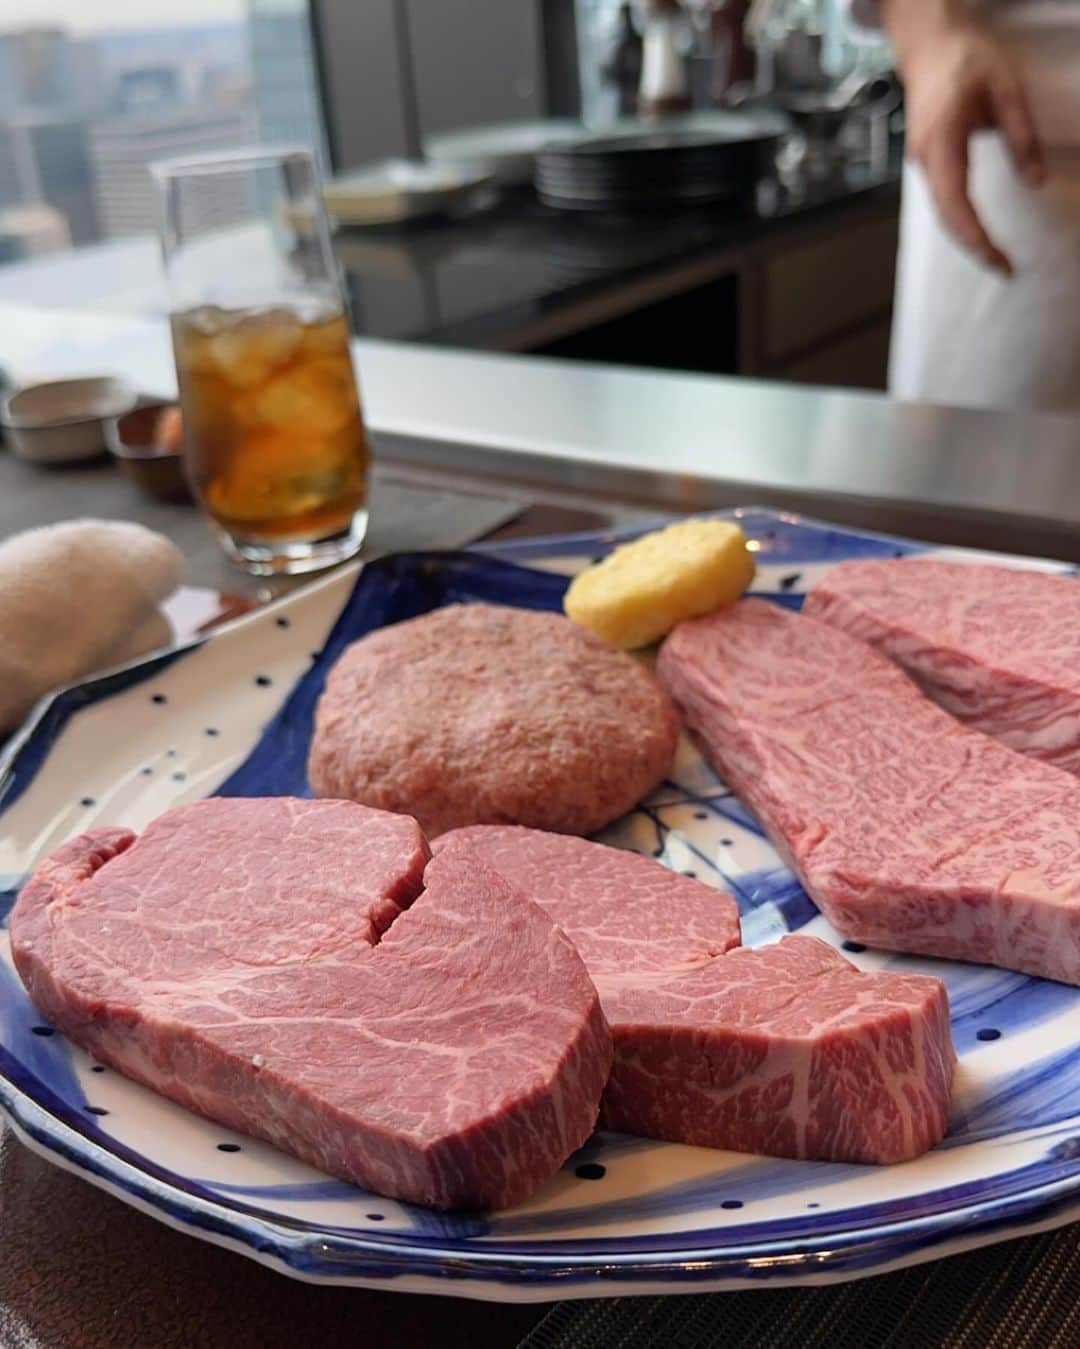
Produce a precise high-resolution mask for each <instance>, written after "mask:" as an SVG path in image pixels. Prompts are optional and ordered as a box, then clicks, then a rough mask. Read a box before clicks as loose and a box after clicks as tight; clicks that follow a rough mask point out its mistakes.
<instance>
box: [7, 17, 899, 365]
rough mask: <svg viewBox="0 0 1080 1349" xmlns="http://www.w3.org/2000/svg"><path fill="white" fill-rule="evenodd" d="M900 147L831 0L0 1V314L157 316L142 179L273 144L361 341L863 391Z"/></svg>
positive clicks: (885, 57) (880, 306) (894, 96)
mask: <svg viewBox="0 0 1080 1349" xmlns="http://www.w3.org/2000/svg"><path fill="white" fill-rule="evenodd" d="M902 139H903V107H902V100H901V94H900V89H899V85H898V83H897V81H896V80H895V78H894V77H893V74H892V59H891V54H890V51H889V47H888V44H887V42H886V40H885V39H884V38H883V36H882V34H881V33H880V32H879V31H877V30H875V29H872V28H869V27H860V26H859V25H858V24H857V23H856V22H854V21H853V20H852V18H851V15H850V13H849V5H848V0H759V2H758V3H755V4H752V5H751V4H748V3H747V0H683V3H681V4H679V3H676V0H637V2H635V3H625V2H624V0H511V2H509V3H508V2H507V0H438V3H435V2H434V0H364V3H362V4H358V3H355V0H187V3H186V4H185V5H184V6H176V5H174V4H170V3H167V0H142V2H141V3H138V4H135V3H123V2H122V0H97V3H95V4H93V5H86V4H84V3H83V2H82V0H3V3H2V4H0V303H2V302H12V303H32V304H35V305H47V306H56V307H64V308H68V309H70V308H80V309H88V310H91V309H92V310H96V311H98V312H106V313H128V314H150V313H161V312H164V308H165V297H164V292H163V289H162V283H161V277H160V271H159V261H158V245H157V242H156V240H155V237H154V228H155V214H154V211H155V203H154V193H153V186H152V182H151V177H150V173H149V168H148V166H149V164H150V163H151V162H152V161H154V160H156V159H159V158H161V157H163V156H167V155H175V154H180V153H185V152H191V153H196V152H197V153H203V152H206V151H210V150H214V149H224V148H228V147H233V146H242V145H250V144H252V143H253V142H255V143H260V142H261V143H264V144H265V143H279V142H293V143H302V144H305V145H310V146H312V147H314V148H315V150H316V152H317V154H318V155H319V158H320V160H321V162H322V165H323V169H324V172H325V174H326V175H327V178H328V180H329V188H328V193H329V201H330V205H331V209H332V212H333V214H334V216H335V217H336V219H337V221H338V222H339V226H338V230H337V234H336V240H335V247H336V251H337V254H338V257H339V259H340V262H341V264H342V267H343V268H344V271H345V274H346V277H347V285H348V293H349V298H350V302H351V306H352V319H353V323H354V325H355V327H356V329H357V331H359V332H361V333H363V334H365V335H368V336H374V337H383V338H393V339H402V340H407V341H416V342H425V343H433V344H438V345H443V346H450V347H459V348H468V349H473V350H489V351H513V352H531V353H538V354H546V355H551V356H556V357H573V358H575V359H579V360H585V361H598V362H607V363H615V364H628V365H636V366H646V367H662V368H667V369H678V370H690V371H704V372H716V373H726V374H744V375H752V376H755V377H759V378H765V379H776V380H785V381H796V382H806V383H818V384H830V385H838V386H848V387H861V388H876V389H881V388H884V387H885V385H886V370H887V363H888V350H889V338H890V319H891V307H892V295H893V280H894V268H895V257H896V245H897V220H898V205H899V177H900V164H901V149H902ZM213 207H214V209H215V210H216V211H218V212H219V213H220V215H221V218H222V220H223V221H226V220H227V219H228V217H229V211H230V202H229V201H228V199H227V196H223V197H222V199H221V200H220V201H217V202H215V203H214V204H213Z"/></svg>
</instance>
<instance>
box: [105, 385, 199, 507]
mask: <svg viewBox="0 0 1080 1349" xmlns="http://www.w3.org/2000/svg"><path fill="white" fill-rule="evenodd" d="M175 406H176V404H175V403H143V404H140V406H139V407H137V408H134V409H132V411H131V412H125V413H124V415H123V416H122V417H114V418H112V419H111V420H110V421H107V422H106V423H105V444H106V445H107V446H108V447H109V452H110V454H111V455H112V456H113V458H114V459H115V460H116V462H117V463H118V464H119V465H120V468H121V470H122V471H123V472H124V473H125V474H126V475H127V476H128V477H129V478H130V479H131V481H132V482H133V483H135V485H136V486H137V487H138V488H139V489H140V490H141V491H143V492H145V493H146V494H147V495H148V496H152V497H157V498H158V500H159V501H190V500H191V490H190V488H189V487H188V484H187V479H186V478H185V477H184V457H183V454H182V453H181V451H180V449H179V448H178V447H173V446H171V445H163V444H161V442H160V441H159V440H158V431H159V427H160V424H161V414H162V413H163V412H167V411H168V410H169V409H170V408H173V407H175Z"/></svg>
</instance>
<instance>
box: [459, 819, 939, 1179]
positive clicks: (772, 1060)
mask: <svg viewBox="0 0 1080 1349" xmlns="http://www.w3.org/2000/svg"><path fill="white" fill-rule="evenodd" d="M435 854H436V857H437V858H445V857H449V856H451V855H462V854H464V855H468V856H471V857H473V858H475V859H478V860H479V861H481V862H483V863H484V864H485V865H488V866H490V867H492V868H494V869H495V870H497V871H498V872H500V874H501V875H502V876H503V877H504V878H505V879H506V880H507V881H508V882H510V884H512V885H513V886H514V887H515V888H516V889H518V890H519V891H520V892H521V893H522V894H524V895H527V896H528V897H529V898H530V899H532V900H533V901H534V902H535V903H537V904H539V905H540V906H541V907H542V908H544V909H546V910H547V912H548V914H549V915H550V916H551V917H552V918H553V919H554V920H555V921H556V922H557V923H558V924H559V926H560V927H561V928H562V929H563V930H564V931H565V932H566V933H567V935H568V936H569V937H570V938H571V940H572V941H573V942H574V943H575V945H576V946H577V948H578V951H579V952H580V953H581V956H582V958H583V959H584V961H585V964H586V966H587V967H588V970H589V973H590V975H591V976H592V979H593V982H594V983H595V985H596V987H597V989H598V990H599V993H600V997H601V1001H602V1003H603V1007H604V1014H605V1016H606V1017H607V1019H608V1022H609V1024H610V1026H611V1030H612V1034H613V1036H614V1039H615V1063H614V1066H613V1068H612V1071H611V1078H610V1080H609V1081H608V1084H607V1087H606V1089H605V1091H604V1100H603V1107H602V1112H601V1117H602V1121H603V1123H604V1124H605V1125H606V1126H607V1127H609V1128H612V1129H618V1130H621V1131H622V1132H624V1133H630V1134H640V1135H642V1136H643V1137H647V1138H663V1139H667V1140H669V1141H671V1142H676V1143H693V1144H698V1145H703V1146H708V1147H716V1148H732V1149H735V1150H738V1151H742V1152H762V1153H768V1154H772V1155H773V1156H779V1157H806V1158H816V1159H820V1160H829V1161H847V1162H897V1161H904V1160H906V1159H908V1158H910V1157H915V1156H918V1155H919V1154H920V1153H922V1152H925V1151H926V1149H927V1148H930V1147H932V1146H933V1145H934V1144H935V1143H936V1142H938V1140H939V1139H940V1138H941V1136H942V1134H943V1133H944V1132H945V1128H946V1125H947V1123H948V1118H949V1099H950V1091H951V1085H952V1074H953V1067H954V1063H955V1054H954V1053H953V1047H952V1036H951V1031H950V1026H949V1004H948V997H947V995H946V991H945V986H944V985H943V984H942V983H941V982H940V980H937V979H930V978H927V977H926V976H924V975H917V974H916V975H906V974H894V973H878V974H868V973H864V972H862V971H860V970H858V969H856V967H855V966H854V965H852V964H851V962H850V961H848V960H845V959H844V957H843V956H842V955H841V954H840V953H839V952H838V951H836V950H835V949H834V948H833V947H831V946H829V945H827V944H826V943H825V942H822V941H819V940H817V939H816V938H814V937H799V936H792V937H786V938H784V940H783V941H781V942H779V943H777V944H776V945H774V946H767V947H763V948H761V949H759V950H748V949H746V948H740V949H733V948H735V947H737V945H738V941H739V920H738V912H737V910H736V907H735V903H734V901H733V900H732V898H731V896H730V895H728V894H726V893H724V892H723V891H719V890H714V889H712V888H711V887H709V886H706V885H704V884H702V883H701V882H700V881H696V880H693V879H690V878H688V877H686V876H680V875H678V874H677V873H675V872H672V871H670V870H668V869H667V868H666V867H663V866H661V865H660V864H659V863H658V862H654V861H653V860H652V859H651V858H647V857H641V856H639V855H638V854H636V853H631V852H625V851H622V850H619V849H613V848H608V847H604V846H603V845H601V844H598V843H590V842H587V841H586V840H584V839H579V838H568V837H566V836H563V835H558V834H545V833H541V832H540V831H538V830H534V829H519V828H513V827H511V826H504V827H499V826H487V827H485V826H483V825H480V826H476V827H474V828H471V829H459V830H455V831H454V832H452V833H450V834H446V835H444V836H443V837H442V838H440V839H438V840H437V841H436V843H435Z"/></svg>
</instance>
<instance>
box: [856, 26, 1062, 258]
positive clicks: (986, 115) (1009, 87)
mask: <svg viewBox="0 0 1080 1349" xmlns="http://www.w3.org/2000/svg"><path fill="white" fill-rule="evenodd" d="M882 17H883V19H884V21H885V25H886V27H887V28H888V29H889V32H890V35H891V36H892V39H893V45H894V47H895V49H896V54H897V58H898V61H899V65H900V73H901V75H902V77H903V79H904V84H905V87H906V91H907V104H906V106H907V122H908V133H907V152H908V154H909V156H910V157H911V158H912V159H914V160H916V161H917V162H918V163H919V164H921V165H922V167H923V169H924V170H925V173H926V178H927V182H928V184H929V186H930V191H931V193H932V194H933V197H934V201H935V202H936V204H937V208H938V211H939V212H940V214H941V218H942V221H943V222H944V224H945V227H946V228H947V229H948V230H949V231H950V233H951V234H952V235H953V237H954V238H956V239H957V240H958V241H959V242H960V243H961V244H963V245H964V246H965V247H966V248H969V249H970V250H971V252H972V253H974V254H975V255H976V256H977V257H979V258H981V259H982V260H983V262H985V263H986V264H987V265H988V266H990V267H994V268H996V269H997V270H999V271H1001V272H1004V273H1005V274H1006V275H1011V273H1012V264H1011V263H1010V261H1009V259H1008V258H1007V257H1006V256H1005V254H1004V253H1003V252H1002V251H1001V249H1000V248H999V247H998V246H997V244H995V243H994V241H993V240H992V239H991V238H990V236H989V234H987V232H986V229H985V227H984V226H983V223H982V221H981V220H980V219H979V217H978V214H977V213H976V211H975V208H974V206H973V205H972V203H971V197H970V196H969V194H968V142H969V139H970V137H971V135H972V134H973V133H974V132H976V131H982V130H985V129H995V130H998V131H1000V132H1001V134H1002V136H1003V137H1004V139H1005V142H1006V144H1007V145H1008V147H1009V151H1010V153H1011V154H1012V158H1013V161H1014V163H1015V165H1016V169H1017V172H1018V173H1020V174H1021V176H1022V177H1023V178H1024V179H1025V181H1026V182H1028V183H1029V184H1030V185H1031V186H1032V187H1037V186H1038V185H1039V184H1040V183H1041V182H1042V181H1043V179H1044V177H1045V169H1044V165H1043V158H1042V151H1041V149H1040V146H1039V141H1038V137H1037V135H1036V133H1035V125H1034V122H1033V121H1032V117H1031V108H1030V106H1029V104H1028V99H1027V94H1026V93H1025V91H1024V86H1023V84H1022V82H1021V80H1020V75H1019V72H1018V70H1017V67H1016V64H1015V62H1014V60H1013V58H1012V56H1011V55H1010V53H1009V50H1008V48H1007V47H1006V46H1005V45H1004V44H1003V43H1002V42H1000V41H998V39H997V38H996V37H994V36H993V34H992V33H990V32H988V31H987V30H986V29H985V28H983V27H982V26H981V25H980V24H979V23H978V22H977V21H976V20H975V19H974V18H973V17H972V15H971V13H970V9H969V6H968V4H967V3H966V2H965V0H883V4H882Z"/></svg>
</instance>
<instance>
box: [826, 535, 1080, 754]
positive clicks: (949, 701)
mask: <svg viewBox="0 0 1080 1349" xmlns="http://www.w3.org/2000/svg"><path fill="white" fill-rule="evenodd" d="M806 612H807V613H810V614H813V615H814V617H815V618H821V619H824V620H825V622H826V623H831V624H832V625H833V626H834V627H837V628H840V629H842V630H843V631H844V632H847V633H850V634H851V635H852V636H853V637H859V638H861V639H862V640H863V641H864V642H870V643H871V644H872V645H874V646H876V647H877V648H878V650H879V651H883V652H884V653H885V654H886V655H887V656H888V657H889V658H890V659H891V660H894V661H895V662H896V663H897V665H899V666H900V668H901V669H902V670H904V671H906V672H907V674H909V675H910V676H911V678H912V679H913V680H914V681H915V682H916V684H918V686H919V687H920V688H921V689H922V690H923V692H924V693H925V694H927V695H928V696H929V697H930V698H933V700H934V701H935V702H936V703H940V705H941V706H942V707H943V708H945V710H946V711H947V712H951V713H952V714H953V716H954V717H959V718H960V720H961V721H964V722H966V723H967V724H968V725H969V726H974V727H976V728H977V729H978V730H980V731H983V732H985V733H986V734H987V735H992V736H996V737H997V739H999V740H1001V741H1003V742H1004V743H1005V744H1006V745H1009V746H1010V747H1011V748H1012V749H1015V750H1019V751H1020V752H1021V753H1022V754H1029V755H1031V757H1032V758H1034V759H1042V760H1043V761H1044V762H1046V763H1051V764H1054V765H1055V766H1056V767H1057V768H1064V769H1066V770H1067V771H1068V772H1070V773H1076V774H1078V775H1080V585H1078V584H1077V581H1076V578H1075V577H1072V576H1051V575H1048V574H1046V573H1045V572H1037V571H1021V570H1017V569H1016V568H1015V567H995V566H983V565H978V566H976V565H969V564H967V563H963V562H939V561H936V560H929V559H928V560H926V561H921V560H919V559H914V558H911V559H896V558H888V559H885V560H880V561H869V562H843V563H841V564H840V565H839V566H836V567H832V568H831V569H830V570H829V571H828V572H827V573H826V575H825V576H824V577H823V578H822V580H821V581H820V582H819V583H818V584H817V585H816V586H815V587H814V589H813V590H812V591H811V592H810V594H809V595H808V596H807V600H806Z"/></svg>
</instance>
